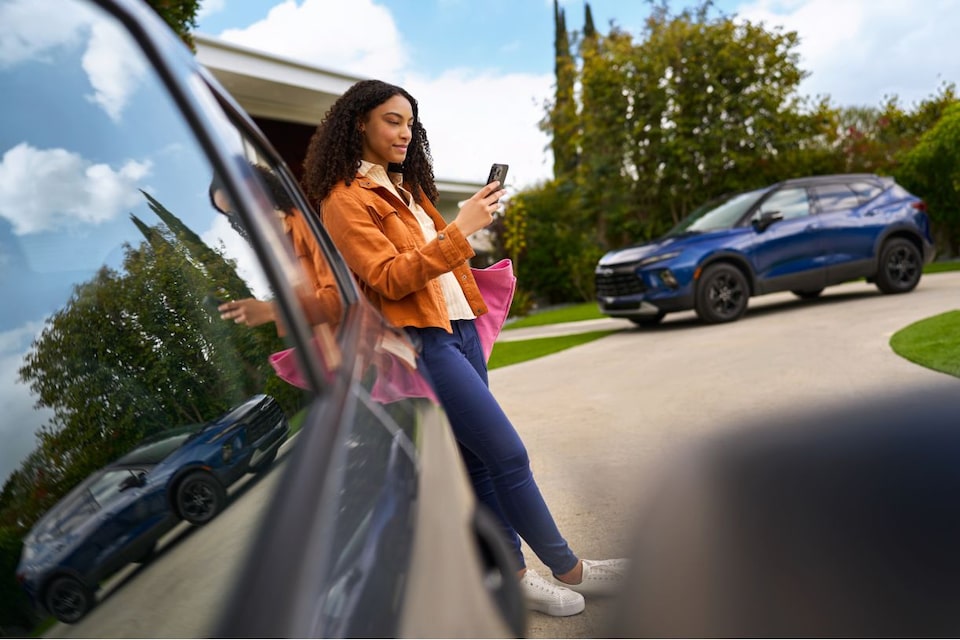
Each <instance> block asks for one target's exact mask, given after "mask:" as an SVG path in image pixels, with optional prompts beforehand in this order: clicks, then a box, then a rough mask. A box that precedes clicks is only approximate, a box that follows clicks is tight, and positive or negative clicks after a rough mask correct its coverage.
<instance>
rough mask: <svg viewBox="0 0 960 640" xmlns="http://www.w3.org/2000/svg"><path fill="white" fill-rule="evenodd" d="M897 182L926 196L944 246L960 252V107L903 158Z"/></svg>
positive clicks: (950, 110)
mask: <svg viewBox="0 0 960 640" xmlns="http://www.w3.org/2000/svg"><path fill="white" fill-rule="evenodd" d="M901 159H902V161H901V164H900V166H899V167H898V168H897V171H896V177H897V180H898V181H899V182H900V183H901V184H902V185H903V186H904V187H905V188H907V189H908V190H910V191H912V192H914V193H916V194H918V195H922V197H923V198H924V200H925V201H926V202H927V204H928V205H929V207H930V217H931V220H932V221H933V223H934V225H935V226H936V228H937V231H938V236H939V239H940V241H941V242H940V243H938V244H945V245H946V248H947V251H948V252H949V255H951V256H956V255H958V253H960V104H953V105H952V106H950V107H948V108H947V109H946V111H945V112H944V114H943V116H942V117H941V118H940V119H939V121H938V122H937V123H936V125H934V126H933V127H932V128H931V129H930V130H928V131H927V132H926V133H924V134H923V135H922V136H921V137H920V141H919V142H918V143H917V145H916V146H915V147H913V148H912V149H910V150H909V151H907V152H905V153H903V154H902V156H901Z"/></svg>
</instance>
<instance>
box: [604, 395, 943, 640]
mask: <svg viewBox="0 0 960 640" xmlns="http://www.w3.org/2000/svg"><path fill="white" fill-rule="evenodd" d="M958 406H960V388H958V386H957V384H956V383H952V384H949V385H946V384H945V385H943V386H938V387H936V388H933V389H929V390H924V391H912V392H910V393H901V394H899V395H896V396H894V397H885V398H876V399H871V400H864V401H862V402H861V401H858V402H857V403H856V405H845V406H843V407H841V408H836V409H823V408H820V409H817V410H811V411H810V412H806V413H803V414H802V415H801V414H796V415H791V416H784V417H776V416H766V417H764V418H763V420H762V421H761V420H758V421H756V422H755V423H754V424H753V425H751V426H748V427H746V428H744V429H742V430H738V431H737V432H735V433H730V432H727V433H726V434H725V435H722V436H719V437H717V438H714V439H712V440H711V441H709V442H708V443H707V444H706V445H705V446H703V447H702V448H698V449H697V450H696V451H695V452H693V453H692V454H691V455H688V456H685V457H683V458H682V460H681V461H678V462H677V464H675V465H673V466H671V467H670V469H671V471H670V472H669V473H668V474H666V476H665V477H664V478H663V482H662V484H661V485H660V486H659V487H658V489H657V491H656V492H655V494H654V495H653V497H652V500H651V501H650V502H649V503H647V504H645V505H644V507H645V508H644V509H643V511H642V512H641V519H640V522H639V528H638V533H637V536H636V547H635V550H636V553H635V554H634V562H635V564H634V565H633V566H634V573H633V575H632V576H631V578H632V584H631V586H630V588H629V589H628V591H627V595H626V596H625V598H624V599H623V600H622V601H621V602H620V603H619V604H620V607H619V609H618V611H617V613H616V615H614V616H613V618H612V626H611V628H610V635H611V636H613V637H651V636H652V637H755V636H765V637H777V636H790V637H823V636H830V637H864V636H873V637H880V636H898V637H907V636H911V637H934V636H951V637H956V636H957V635H958V634H960V614H958V611H960V608H958V607H960V510H958V506H957V496H958V495H960V412H958ZM771 421H774V422H775V423H776V424H774V425H771V424H770V422H771Z"/></svg>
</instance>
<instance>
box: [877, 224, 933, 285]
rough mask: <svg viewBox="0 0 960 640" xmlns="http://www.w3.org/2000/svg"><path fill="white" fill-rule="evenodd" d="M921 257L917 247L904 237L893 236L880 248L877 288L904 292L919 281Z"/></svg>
mask: <svg viewBox="0 0 960 640" xmlns="http://www.w3.org/2000/svg"><path fill="white" fill-rule="evenodd" d="M922 262H923V259H922V258H921V257H920V251H919V250H918V249H917V247H916V246H915V245H914V244H913V243H912V242H910V241H909V240H907V239H905V238H893V239H891V240H888V241H887V242H885V243H884V245H883V248H882V249H881V250H880V268H879V269H878V270H877V288H878V289H880V291H882V292H883V293H906V292H907V291H912V290H913V289H914V287H916V286H917V284H918V283H919V282H920V275H921V274H922V273H923V264H922Z"/></svg>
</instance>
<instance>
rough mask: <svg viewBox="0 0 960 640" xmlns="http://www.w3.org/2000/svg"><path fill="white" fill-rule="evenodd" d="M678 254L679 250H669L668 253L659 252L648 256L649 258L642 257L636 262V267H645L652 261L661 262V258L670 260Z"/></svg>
mask: <svg viewBox="0 0 960 640" xmlns="http://www.w3.org/2000/svg"><path fill="white" fill-rule="evenodd" d="M678 255H680V252H679V251H670V252H668V253H660V254H657V255H655V256H650V257H649V258H644V259H643V260H641V261H640V262H638V263H637V267H645V266H647V265H650V264H653V263H654V262H661V261H663V260H672V259H674V258H676V257H677V256H678Z"/></svg>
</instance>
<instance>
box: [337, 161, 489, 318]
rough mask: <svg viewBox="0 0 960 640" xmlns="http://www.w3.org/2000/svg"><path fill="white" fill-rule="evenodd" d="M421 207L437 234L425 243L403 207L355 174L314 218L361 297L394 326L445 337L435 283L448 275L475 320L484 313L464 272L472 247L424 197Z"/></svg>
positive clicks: (440, 297)
mask: <svg viewBox="0 0 960 640" xmlns="http://www.w3.org/2000/svg"><path fill="white" fill-rule="evenodd" d="M422 206H423V210H424V211H426V212H427V214H428V215H429V216H430V218H431V219H432V220H433V223H434V224H435V225H436V227H437V237H436V238H434V239H433V240H431V241H430V242H425V241H424V238H423V232H422V231H421V229H420V224H419V223H418V222H417V219H416V217H415V216H414V215H413V212H412V211H410V209H409V208H407V206H406V205H405V204H404V203H403V201H402V200H400V199H399V198H398V197H397V196H395V195H394V194H392V193H391V192H390V190H389V189H387V188H385V187H382V186H380V185H378V184H377V183H376V182H374V181H373V180H371V179H369V178H366V177H364V176H362V175H357V177H356V178H355V179H354V180H353V181H352V182H351V183H350V185H349V186H347V185H346V184H345V183H340V184H338V185H337V186H335V187H334V188H333V190H332V191H331V192H330V194H329V195H328V196H327V197H326V199H324V201H323V202H322V203H321V208H320V211H321V214H320V215H321V220H322V221H323V225H324V226H325V227H326V228H327V231H328V232H329V233H330V238H331V239H332V240H333V242H334V244H335V245H336V246H337V249H339V251H340V253H341V254H342V255H343V258H344V260H346V262H347V266H349V267H350V269H351V270H352V271H353V273H354V275H355V276H356V277H357V279H358V281H359V284H360V288H361V290H362V291H363V292H364V294H365V295H366V296H367V298H369V299H370V301H371V302H372V303H373V305H374V306H375V307H377V308H378V309H379V310H380V312H381V313H382V314H383V315H384V317H386V318H387V320H389V321H390V322H391V323H393V324H394V325H395V326H398V327H421V328H422V327H441V328H443V329H446V330H447V331H452V329H451V326H450V316H449V314H448V313H447V305H446V301H445V300H444V298H443V294H442V293H441V291H440V283H439V282H437V280H436V278H437V277H438V276H440V275H441V274H444V273H446V272H447V271H453V273H454V274H455V275H456V276H457V282H459V283H460V287H461V288H462V289H463V293H464V295H465V296H466V298H467V302H468V303H470V307H471V308H472V309H473V312H474V314H476V315H477V316H480V315H482V314H484V313H486V312H487V305H486V304H484V302H483V297H482V296H481V295H480V290H479V289H478V288H477V282H476V280H474V279H473V273H472V272H471V271H470V264H469V262H468V260H469V259H470V258H471V257H473V255H474V251H473V247H471V246H470V243H469V242H468V241H467V239H466V237H465V236H464V235H463V232H461V231H460V229H459V228H457V225H455V224H451V225H447V223H446V221H445V220H444V219H443V217H442V216H441V215H440V213H439V212H438V211H437V210H436V208H434V206H433V205H432V204H431V203H430V201H429V200H427V199H426V198H424V202H423V204H422Z"/></svg>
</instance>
